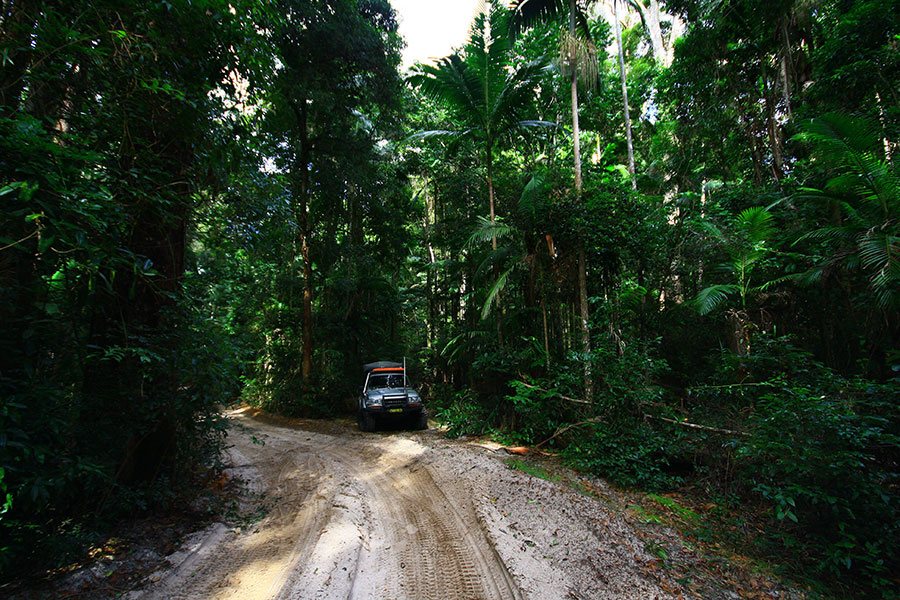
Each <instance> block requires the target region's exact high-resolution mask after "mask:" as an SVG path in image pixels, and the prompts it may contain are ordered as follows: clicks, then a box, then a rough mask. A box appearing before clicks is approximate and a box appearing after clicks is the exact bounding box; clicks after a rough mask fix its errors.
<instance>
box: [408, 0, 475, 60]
mask: <svg viewBox="0 0 900 600" xmlns="http://www.w3.org/2000/svg"><path fill="white" fill-rule="evenodd" d="M478 4H479V0H391V6H393V7H394V9H395V10H396V11H397V19H398V21H399V22H400V34H401V35H402V36H403V38H404V39H405V40H406V49H405V50H404V51H403V67H404V68H408V67H410V66H412V64H413V63H415V62H416V61H420V62H423V63H424V62H429V61H430V60H432V59H435V58H441V57H443V56H447V55H448V54H450V52H451V51H452V50H453V48H454V47H457V48H458V47H460V46H462V45H463V44H464V43H465V41H466V38H467V37H468V35H469V26H470V25H471V24H472V18H473V17H474V16H475V11H476V9H477V7H478Z"/></svg>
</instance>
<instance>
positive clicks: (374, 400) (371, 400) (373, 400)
mask: <svg viewBox="0 0 900 600" xmlns="http://www.w3.org/2000/svg"><path fill="white" fill-rule="evenodd" d="M381 398H382V397H381V396H368V397H367V398H366V404H368V405H369V406H381Z"/></svg>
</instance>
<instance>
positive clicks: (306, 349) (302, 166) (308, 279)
mask: <svg viewBox="0 0 900 600" xmlns="http://www.w3.org/2000/svg"><path fill="white" fill-rule="evenodd" d="M294 110H295V114H296V117H297V128H298V134H299V136H300V138H299V142H300V152H299V160H298V163H299V164H297V165H295V171H299V174H300V176H299V189H296V198H295V202H296V203H297V207H296V214H297V228H298V229H299V237H300V259H301V262H302V263H303V266H302V268H303V357H302V360H301V367H300V372H301V374H302V376H303V382H304V384H308V383H309V378H310V374H311V373H312V354H313V332H312V262H311V261H310V256H309V216H308V211H307V204H308V199H309V160H310V155H311V150H310V147H309V144H310V142H309V104H308V103H307V101H306V100H305V99H301V100H300V106H299V107H298V106H297V105H296V104H295V105H294ZM294 178H295V180H296V179H297V174H296V173H295V174H294Z"/></svg>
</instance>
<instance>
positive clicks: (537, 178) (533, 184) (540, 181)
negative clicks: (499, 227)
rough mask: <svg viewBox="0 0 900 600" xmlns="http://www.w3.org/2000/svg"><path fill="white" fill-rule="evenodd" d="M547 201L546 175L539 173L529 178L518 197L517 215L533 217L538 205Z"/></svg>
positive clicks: (542, 172)
mask: <svg viewBox="0 0 900 600" xmlns="http://www.w3.org/2000/svg"><path fill="white" fill-rule="evenodd" d="M546 199H547V173H546V172H544V171H539V172H537V173H535V174H534V175H532V176H531V179H529V180H528V183H526V184H525V188H524V189H523V190H522V194H521V196H519V203H518V211H519V214H526V215H528V216H530V217H532V218H533V217H534V216H535V215H536V214H537V208H538V205H539V204H541V203H543V202H544V201H545V200H546Z"/></svg>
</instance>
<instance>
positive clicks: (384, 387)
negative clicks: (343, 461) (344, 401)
mask: <svg viewBox="0 0 900 600" xmlns="http://www.w3.org/2000/svg"><path fill="white" fill-rule="evenodd" d="M363 371H365V373H366V379H365V383H364V384H363V385H362V387H361V388H360V394H359V408H358V410H357V416H356V421H357V423H358V424H359V429H360V430H361V431H375V430H376V429H377V428H378V421H379V420H381V419H385V418H394V419H405V420H406V421H407V422H408V423H409V425H410V426H411V427H412V428H413V429H427V428H428V413H427V412H426V411H425V404H424V403H423V402H422V398H421V397H420V396H419V394H418V393H417V392H416V391H415V390H414V389H412V387H410V385H409V381H408V380H407V378H406V370H405V369H404V367H403V365H402V364H401V363H395V362H388V361H379V362H373V363H368V364H366V365H363Z"/></svg>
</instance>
